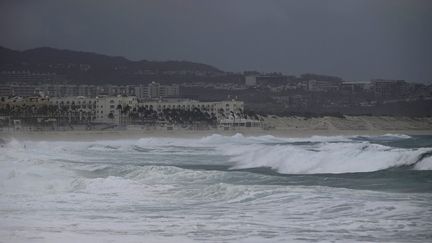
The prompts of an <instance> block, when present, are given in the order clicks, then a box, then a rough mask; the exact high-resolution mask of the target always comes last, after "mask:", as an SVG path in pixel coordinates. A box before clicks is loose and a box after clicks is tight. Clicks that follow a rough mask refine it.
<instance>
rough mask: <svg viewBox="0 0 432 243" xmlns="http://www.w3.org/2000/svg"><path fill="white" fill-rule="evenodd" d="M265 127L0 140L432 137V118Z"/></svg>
mask: <svg viewBox="0 0 432 243" xmlns="http://www.w3.org/2000/svg"><path fill="white" fill-rule="evenodd" d="M263 124H264V127H266V129H263V128H246V127H232V128H230V129H229V130H225V129H223V128H218V129H208V130H189V129H183V128H177V127H174V129H173V130H167V129H166V128H165V127H158V128H146V127H142V126H128V127H127V128H126V129H124V130H104V131H98V130H92V131H87V130H69V131H14V130H13V129H3V131H1V132H0V137H1V138H3V139H11V138H14V139H20V140H21V139H22V140H60V141H68V140H85V141H91V140H115V139H138V138H142V137H183V138H184V137H186V138H188V137H190V138H194V137H203V136H209V135H212V134H221V135H226V136H232V135H235V134H237V133H240V134H243V135H245V136H261V135H272V136H276V137H311V136H350V135H384V134H406V135H432V118H408V117H372V116H356V117H345V118H336V117H322V118H309V119H306V118H303V117H275V116H272V117H266V118H264V121H263Z"/></svg>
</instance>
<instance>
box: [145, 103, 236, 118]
mask: <svg viewBox="0 0 432 243" xmlns="http://www.w3.org/2000/svg"><path fill="white" fill-rule="evenodd" d="M138 105H139V106H140V107H143V108H146V109H152V110H155V111H157V112H162V111H163V110H165V109H179V110H188V111H191V110H193V109H195V108H197V109H199V110H200V111H202V112H206V113H209V114H211V113H213V114H214V115H215V116H216V118H217V119H218V120H221V119H223V118H228V117H232V116H236V114H238V113H242V112H243V109H244V103H243V101H237V100H230V101H215V102H200V101H196V100H181V99H179V100H157V101H141V102H139V103H138Z"/></svg>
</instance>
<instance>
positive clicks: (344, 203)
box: [0, 134, 432, 242]
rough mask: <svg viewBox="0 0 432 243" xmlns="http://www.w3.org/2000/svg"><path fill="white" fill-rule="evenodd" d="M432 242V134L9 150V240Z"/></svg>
mask: <svg viewBox="0 0 432 243" xmlns="http://www.w3.org/2000/svg"><path fill="white" fill-rule="evenodd" d="M321 241H330V242H358V241H364V242H431V241H432V136H407V135H397V134H387V135H384V136H333V137H319V136H314V137H309V138H280V137H273V136H255V137H249V136H243V135H241V134H237V135H234V136H221V135H211V136H207V137H202V138H142V139H134V140H113V141H108V140H105V141H92V142H89V141H87V142H79V141H17V140H12V141H10V142H8V143H7V144H5V145H4V146H3V147H1V148H0V242H321Z"/></svg>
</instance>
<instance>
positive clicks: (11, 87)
mask: <svg viewBox="0 0 432 243" xmlns="http://www.w3.org/2000/svg"><path fill="white" fill-rule="evenodd" d="M101 95H108V96H116V95H129V96H136V97H137V98H139V99H154V98H173V97H180V86H179V85H176V84H173V85H161V84H159V83H156V82H152V83H149V84H147V85H70V84H41V85H31V84H5V85H0V96H20V97H30V96H48V97H73V96H85V97H96V96H101Z"/></svg>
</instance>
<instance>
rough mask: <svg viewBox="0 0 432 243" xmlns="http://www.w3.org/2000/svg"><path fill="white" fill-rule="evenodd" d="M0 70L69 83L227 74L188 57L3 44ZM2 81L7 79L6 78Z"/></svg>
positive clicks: (137, 80)
mask: <svg viewBox="0 0 432 243" xmlns="http://www.w3.org/2000/svg"><path fill="white" fill-rule="evenodd" d="M0 71H1V72H3V73H5V71H6V72H7V71H15V72H29V73H33V72H34V73H55V74H57V75H61V76H63V77H65V80H67V81H68V82H69V83H113V82H114V83H141V82H149V81H160V82H167V81H169V82H174V83H175V82H181V81H182V80H185V77H187V78H188V79H194V77H203V76H204V77H217V76H224V74H225V73H224V72H223V71H221V70H219V69H217V68H215V67H213V66H210V65H207V64H202V63H194V62H188V61H148V60H141V61H131V60H129V59H127V58H124V57H119V56H108V55H102V54H97V53H91V52H81V51H71V50H61V49H56V48H51V47H40V48H35V49H29V50H24V51H16V50H11V49H8V48H5V47H1V46H0ZM3 76H4V75H3ZM0 81H2V82H4V79H3V80H0Z"/></svg>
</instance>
